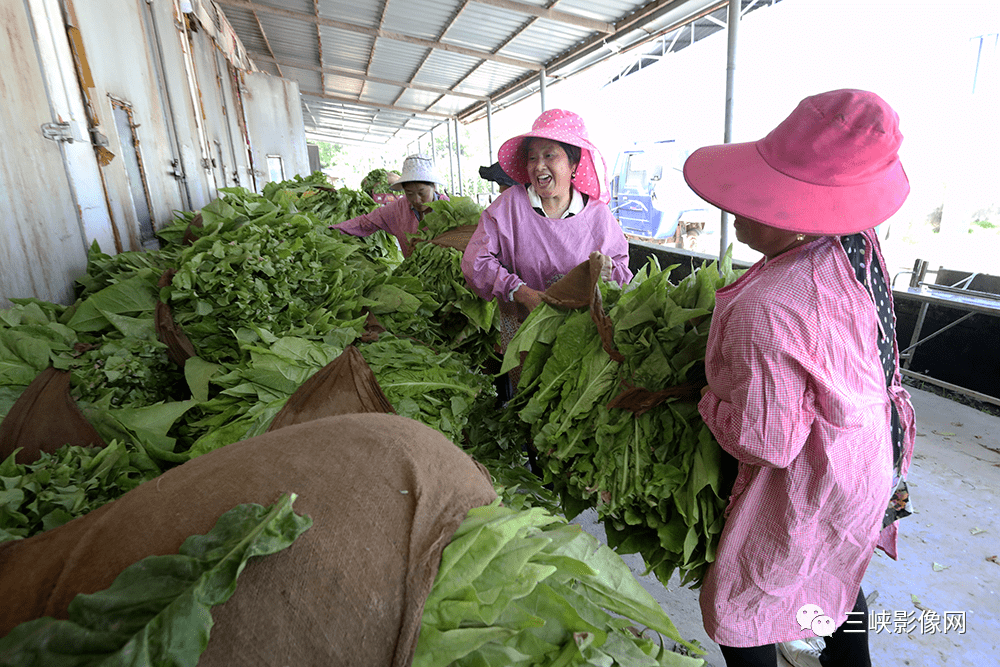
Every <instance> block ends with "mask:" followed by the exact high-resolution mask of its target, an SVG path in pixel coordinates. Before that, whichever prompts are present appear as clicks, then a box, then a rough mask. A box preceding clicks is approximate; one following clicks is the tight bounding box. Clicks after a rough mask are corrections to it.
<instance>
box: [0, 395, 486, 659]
mask: <svg viewBox="0 0 1000 667" xmlns="http://www.w3.org/2000/svg"><path fill="white" fill-rule="evenodd" d="M286 492H292V493H295V494H297V495H298V500H297V501H296V504H295V510H296V512H298V513H300V514H303V515H306V516H308V517H310V518H311V519H312V521H313V526H312V528H310V529H309V530H307V531H306V532H305V533H304V534H302V535H301V536H300V537H299V538H298V539H297V540H296V541H295V543H294V544H293V545H292V546H291V547H289V548H288V549H286V550H284V551H282V552H280V553H278V554H274V555H272V556H269V557H268V558H265V559H261V560H251V561H250V562H249V563H248V564H247V566H246V568H245V570H244V571H243V573H242V575H241V576H240V580H239V586H238V587H237V589H236V592H235V593H234V594H233V596H232V597H231V598H230V599H229V600H228V601H227V602H225V603H224V604H222V605H220V606H217V607H215V608H214V609H212V620H213V621H214V628H213V630H212V634H211V640H210V641H209V643H208V647H207V649H206V650H205V652H204V653H203V654H202V655H201V659H200V661H199V663H198V664H199V665H203V666H204V665H232V664H253V665H275V666H283V665H289V664H301V665H305V664H365V665H406V664H409V661H410V659H411V658H412V655H413V651H414V649H415V646H416V639H417V632H418V629H419V627H420V619H421V614H422V610H423V604H424V600H425V599H426V598H427V595H428V593H429V592H430V589H431V586H432V584H433V581H434V578H435V575H436V574H437V569H438V565H439V563H440V558H441V552H442V550H443V549H444V547H445V546H446V545H447V544H448V542H449V540H450V538H451V536H452V534H453V533H454V532H455V530H456V529H457V528H458V526H459V525H460V524H461V523H462V521H463V519H464V518H465V516H466V514H467V512H468V511H469V509H471V508H473V507H478V506H481V505H485V504H488V503H490V502H491V501H493V500H494V499H495V497H496V495H495V493H494V491H493V487H492V485H491V482H490V479H489V475H488V474H487V473H486V472H485V470H484V469H483V468H482V467H481V466H479V465H478V464H477V463H475V462H474V461H473V460H472V459H471V458H470V457H469V456H468V455H466V454H465V453H463V452H462V451H461V450H459V449H458V448H457V447H455V445H453V444H452V443H450V442H449V441H448V440H447V439H446V438H444V436H442V435H441V434H440V433H438V432H436V431H434V430H432V429H430V428H427V427H425V426H423V425H421V424H419V423H417V422H414V421H412V420H409V419H405V418H402V417H398V416H394V415H384V414H356V415H344V416H339V417H329V418H324V419H317V420H313V421H309V422H306V423H302V424H296V425H292V426H288V427H285V428H282V429H279V430H277V431H273V432H271V433H267V434H264V435H262V436H259V437H256V438H251V439H249V440H245V441H242V442H239V443H234V444H232V445H229V446H227V447H223V448H221V449H218V450H216V451H213V452H211V453H209V454H206V455H204V456H201V457H198V458H196V459H193V460H191V461H189V462H187V463H185V464H183V465H181V466H178V467H176V468H174V469H172V470H170V471H168V472H166V473H164V474H163V475H161V476H160V477H158V478H156V479H155V480H152V481H150V482H147V483H145V484H142V485H141V486H139V487H137V488H135V489H133V490H132V491H130V492H129V493H127V494H125V495H124V496H122V497H121V498H119V499H118V500H117V501H116V502H113V503H110V504H107V505H104V506H103V507H101V508H99V509H97V510H95V511H93V512H91V513H90V514H87V515H86V516H83V517H80V518H78V519H75V520H73V521H71V522H69V523H67V524H65V525H63V526H61V527H59V528H56V529H53V530H51V531H48V532H45V533H42V534H40V535H37V536H35V537H32V538H29V539H26V540H20V541H13V542H7V543H4V544H3V545H0V596H2V599H3V600H4V604H3V605H0V635H6V634H7V633H9V632H10V631H11V629H12V628H13V627H14V626H16V625H18V624H20V623H22V622H25V621H29V620H31V619H35V618H39V617H43V616H51V617H54V618H57V619H58V618H66V613H67V607H68V605H69V603H70V601H71V600H72V599H73V598H74V597H75V596H76V595H77V594H78V593H93V592H96V591H101V590H104V589H106V588H107V587H108V586H109V585H110V584H111V582H112V581H113V580H114V579H115V577H116V576H118V574H119V573H120V572H122V571H123V570H124V569H125V568H126V567H128V566H129V565H131V564H133V563H135V562H137V561H139V560H141V559H143V558H145V557H147V556H151V555H163V554H176V553H177V552H178V549H179V548H180V546H181V544H182V543H183V542H184V540H185V539H186V538H187V537H188V536H190V535H196V534H203V533H207V532H208V531H209V530H210V529H211V528H212V527H213V526H214V525H215V522H216V521H217V520H218V519H219V517H220V516H221V515H222V514H224V513H225V512H227V511H228V510H230V509H231V508H233V507H235V506H237V505H240V504H244V503H258V504H262V505H267V504H270V503H273V502H275V501H276V500H277V499H278V498H279V497H280V496H281V495H283V494H284V493H286Z"/></svg>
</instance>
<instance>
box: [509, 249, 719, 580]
mask: <svg viewBox="0 0 1000 667" xmlns="http://www.w3.org/2000/svg"><path fill="white" fill-rule="evenodd" d="M671 268H672V267H671ZM669 272H670V269H667V270H662V271H661V270H660V269H659V267H658V265H657V264H656V263H655V260H654V261H652V262H651V263H650V264H649V265H647V267H645V268H644V269H643V270H642V271H640V272H639V274H637V275H636V277H635V278H634V279H633V281H632V283H631V284H630V285H629V288H628V289H627V290H624V291H619V290H617V289H615V288H614V286H613V285H607V284H602V293H603V294H604V295H605V303H606V304H610V309H609V311H608V315H609V317H610V318H611V320H612V322H613V323H614V345H615V348H616V349H617V350H618V351H619V352H620V353H621V354H622V355H623V356H624V361H623V362H621V363H619V362H617V361H614V360H613V359H612V358H611V357H610V355H609V354H608V353H607V352H606V351H605V350H604V349H603V347H602V343H601V339H600V336H599V334H598V332H597V327H596V326H595V325H594V324H593V321H592V320H591V317H590V313H589V312H588V311H586V310H577V311H559V310H556V309H554V308H552V307H550V306H547V305H543V306H540V307H539V308H536V309H535V310H534V311H533V312H532V313H531V315H530V316H529V317H528V319H527V320H526V321H525V323H524V324H523V325H522V327H521V329H520V330H519V332H518V334H517V336H516V337H515V338H514V340H513V341H512V343H511V345H510V346H509V347H508V349H507V353H506V355H505V360H504V370H506V369H507V368H509V367H511V366H513V365H515V364H516V361H517V360H518V359H519V358H520V356H521V354H522V353H526V356H525V361H524V367H523V368H524V370H523V372H522V375H521V383H520V387H519V391H518V395H517V396H516V397H515V399H514V400H513V401H512V402H511V405H510V409H512V410H515V411H516V412H517V414H518V416H519V417H520V419H521V421H522V422H524V424H526V425H528V426H529V435H528V437H529V438H530V441H531V442H532V444H533V446H534V447H535V448H536V449H537V450H538V458H539V462H540V463H541V464H542V466H543V468H544V476H543V479H544V481H546V482H549V483H552V484H553V486H554V489H555V491H556V492H558V493H559V495H560V497H561V499H562V504H563V509H564V511H565V512H566V514H567V516H570V517H572V516H575V515H576V514H577V513H579V512H580V511H582V510H583V509H585V508H588V507H594V508H596V509H597V512H598V515H599V517H600V518H601V519H602V520H603V521H604V524H605V528H606V529H607V535H608V544H609V545H611V546H612V547H615V548H617V550H618V551H619V552H620V553H636V552H638V553H640V554H641V555H642V557H643V559H644V560H645V562H646V565H647V567H648V568H649V570H651V571H652V572H654V573H655V574H656V576H657V577H658V578H659V579H660V581H661V582H663V583H664V584H666V583H667V582H668V581H669V579H670V577H671V576H672V574H673V573H674V572H675V571H677V570H679V571H680V576H681V582H682V584H688V583H693V585H695V586H697V585H700V583H701V580H702V578H703V576H704V572H705V569H706V567H707V565H708V563H711V562H712V561H713V560H714V558H715V547H716V544H717V542H718V537H719V534H720V533H721V531H722V524H723V517H722V512H723V510H724V509H725V498H726V496H727V494H728V488H726V487H727V486H728V482H727V481H726V480H727V479H728V475H729V472H728V469H727V462H726V458H725V457H724V452H723V451H722V449H721V448H720V447H719V445H718V443H717V442H716V441H715V440H714V438H713V437H712V435H711V432H710V431H709V430H708V428H707V427H706V426H705V424H704V422H703V421H702V420H701V417H700V415H699V414H698V410H697V403H696V402H695V400H696V399H693V398H691V395H693V396H694V397H696V396H697V395H698V389H700V387H701V386H702V385H704V365H703V364H704V357H705V344H706V341H707V337H708V329H709V323H710V316H711V312H712V309H713V307H714V304H715V291H716V289H718V288H719V287H722V286H723V285H725V284H728V283H729V282H731V281H732V280H734V279H735V277H736V275H735V273H734V272H733V270H732V265H731V259H730V257H729V256H727V258H726V259H725V261H724V262H723V264H722V266H721V272H720V268H719V265H718V264H717V263H714V262H713V263H712V264H710V265H708V266H703V267H701V268H700V269H698V270H696V271H694V272H693V273H691V274H690V275H689V276H687V277H686V278H684V280H682V281H681V282H680V283H678V284H677V285H673V284H672V283H670V281H669ZM684 386H687V388H688V391H686V392H681V395H680V396H677V397H673V398H668V399H666V400H663V401H662V402H660V403H659V404H656V405H654V406H653V407H651V408H650V409H648V410H646V411H642V410H636V411H635V412H633V411H631V410H628V409H624V408H619V407H615V408H609V407H608V404H609V403H611V402H612V399H614V398H615V397H617V396H618V395H619V394H621V393H622V392H623V391H625V390H627V389H630V388H640V389H644V390H648V391H649V392H657V391H661V390H666V389H669V388H677V387H684Z"/></svg>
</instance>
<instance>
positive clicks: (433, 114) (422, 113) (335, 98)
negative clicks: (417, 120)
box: [299, 88, 453, 118]
mask: <svg viewBox="0 0 1000 667" xmlns="http://www.w3.org/2000/svg"><path fill="white" fill-rule="evenodd" d="M299 93H300V94H301V95H303V96H309V97H315V98H316V99H319V100H330V101H332V102H340V103H342V104H358V105H361V106H364V107H374V108H376V109H388V110H390V111H401V112H403V113H408V114H413V115H414V116H429V117H431V118H453V116H452V115H451V114H446V113H438V112H436V111H424V110H422V109H411V108H409V107H397V106H393V105H391V104H378V103H377V102H363V101H361V100H355V99H351V98H350V97H340V96H338V95H327V94H326V93H321V92H318V91H315V90H302V89H301V88H299Z"/></svg>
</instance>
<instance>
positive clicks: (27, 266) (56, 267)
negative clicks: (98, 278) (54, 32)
mask: <svg viewBox="0 0 1000 667" xmlns="http://www.w3.org/2000/svg"><path fill="white" fill-rule="evenodd" d="M0 62H2V63H3V64H4V65H3V68H4V74H3V77H4V78H3V104H0V133H2V136H3V137H4V145H3V152H2V154H0V155H2V159H0V207H2V208H0V210H2V211H3V215H0V308H8V307H10V305H11V304H10V299H13V298H26V297H36V298H40V299H44V300H46V301H55V302H62V303H69V302H70V301H71V300H72V293H73V291H72V284H73V280H75V279H76V278H77V277H78V276H80V275H82V274H83V272H84V271H85V270H86V263H87V255H86V246H85V244H84V239H83V237H82V234H81V230H80V223H79V219H78V218H77V214H76V210H75V202H74V201H73V199H72V197H71V195H70V185H69V180H68V178H67V175H66V169H65V166H64V163H63V155H62V149H61V146H60V144H59V142H56V141H51V140H49V139H45V138H43V137H42V130H41V126H42V124H43V123H49V122H52V121H53V120H56V119H54V118H52V117H51V115H50V111H51V109H50V106H49V96H48V94H47V91H46V82H45V77H44V76H43V73H42V68H41V63H40V62H39V60H38V54H37V52H36V50H35V44H34V28H33V26H32V21H31V17H29V16H28V14H27V12H26V6H25V4H24V3H23V2H4V3H0Z"/></svg>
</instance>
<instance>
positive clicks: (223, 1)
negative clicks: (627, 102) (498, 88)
mask: <svg viewBox="0 0 1000 667" xmlns="http://www.w3.org/2000/svg"><path fill="white" fill-rule="evenodd" d="M217 2H218V3H219V4H220V5H224V6H227V7H236V8H238V9H243V10H246V11H250V12H264V13H271V14H276V15H278V16H284V17H285V18H289V19H293V20H296V21H305V22H306V23H317V24H319V25H324V26H329V27H331V28H338V29H340V30H344V31H347V32H356V33H361V34H363V35H370V36H372V37H382V38H384V39H391V40H394V41H397V42H406V43H408V44H416V45H418V46H424V47H427V48H429V49H440V50H442V51H451V52H452V53H461V54H462V55H466V56H469V57H471V58H480V59H482V60H495V61H496V62H498V63H503V64H505V65H510V66H511V67H520V68H522V69H527V70H531V71H533V72H538V71H540V70H541V69H542V66H541V65H539V64H538V63H533V62H530V61H527V60H521V59H519V58H508V57H507V56H499V55H496V54H495V53H491V52H489V51H480V50H477V49H469V48H466V47H464V46H458V45H456V44H446V43H444V42H434V41H431V40H429V39H421V38H420V37H411V36H410V35H403V34H400V33H398V32H389V31H387V30H382V29H380V28H366V27H365V26H360V25H355V24H353V23H346V22H344V21H337V20H335V19H329V18H325V17H323V16H313V15H312V14H307V13H305V12H297V11H295V10H292V9H284V8H282V7H271V6H270V5H262V4H259V3H256V2H250V0H217Z"/></svg>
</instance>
